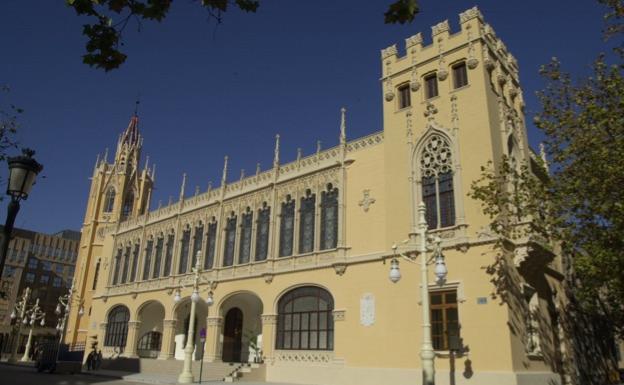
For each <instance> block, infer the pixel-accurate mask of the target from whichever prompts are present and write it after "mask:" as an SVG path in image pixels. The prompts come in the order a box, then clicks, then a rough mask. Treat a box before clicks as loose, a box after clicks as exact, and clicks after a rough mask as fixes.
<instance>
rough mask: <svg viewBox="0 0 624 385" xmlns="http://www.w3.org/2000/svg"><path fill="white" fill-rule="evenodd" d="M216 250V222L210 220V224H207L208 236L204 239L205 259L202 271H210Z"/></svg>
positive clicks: (213, 219)
mask: <svg viewBox="0 0 624 385" xmlns="http://www.w3.org/2000/svg"><path fill="white" fill-rule="evenodd" d="M216 249H217V222H216V221H215V218H214V217H213V218H212V222H211V223H209V224H208V234H207V239H206V257H205V259H204V269H206V270H208V269H212V265H213V264H214V258H215V250H216Z"/></svg>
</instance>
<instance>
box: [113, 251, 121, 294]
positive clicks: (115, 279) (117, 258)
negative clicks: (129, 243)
mask: <svg viewBox="0 0 624 385" xmlns="http://www.w3.org/2000/svg"><path fill="white" fill-rule="evenodd" d="M122 253H123V251H122V249H121V248H119V249H117V255H115V269H114V270H113V286H114V285H117V283H118V282H119V270H120V268H121V254H122Z"/></svg>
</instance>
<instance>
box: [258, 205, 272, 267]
mask: <svg viewBox="0 0 624 385" xmlns="http://www.w3.org/2000/svg"><path fill="white" fill-rule="evenodd" d="M270 222H271V208H270V207H267V205H266V202H264V203H263V205H262V208H261V209H259V210H258V220H257V222H256V226H257V227H256V256H255V260H256V261H264V260H265V259H266V258H267V254H268V252H269V226H270Z"/></svg>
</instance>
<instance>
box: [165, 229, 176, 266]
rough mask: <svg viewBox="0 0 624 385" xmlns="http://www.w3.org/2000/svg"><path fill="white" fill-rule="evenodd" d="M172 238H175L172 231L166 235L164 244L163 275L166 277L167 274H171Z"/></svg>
mask: <svg viewBox="0 0 624 385" xmlns="http://www.w3.org/2000/svg"><path fill="white" fill-rule="evenodd" d="M174 238H175V235H174V234H173V233H171V234H169V235H167V245H166V246H165V265H164V266H163V277H168V276H169V274H171V263H172V259H173V240H174Z"/></svg>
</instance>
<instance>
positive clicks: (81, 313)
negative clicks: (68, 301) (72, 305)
mask: <svg viewBox="0 0 624 385" xmlns="http://www.w3.org/2000/svg"><path fill="white" fill-rule="evenodd" d="M83 314H84V309H83V307H82V306H80V308H78V316H82V315H83Z"/></svg>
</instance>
